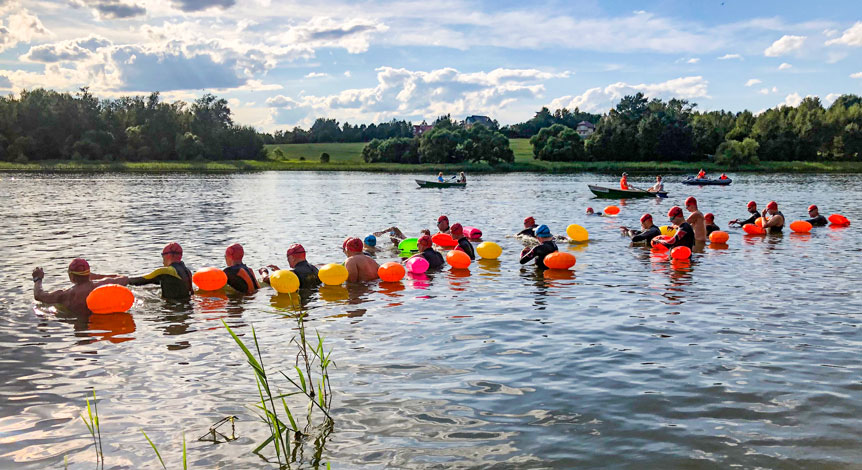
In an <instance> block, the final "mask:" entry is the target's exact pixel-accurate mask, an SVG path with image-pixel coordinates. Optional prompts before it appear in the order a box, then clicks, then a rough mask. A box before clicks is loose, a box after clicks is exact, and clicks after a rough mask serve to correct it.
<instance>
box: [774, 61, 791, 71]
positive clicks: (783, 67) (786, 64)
mask: <svg viewBox="0 0 862 470" xmlns="http://www.w3.org/2000/svg"><path fill="white" fill-rule="evenodd" d="M792 67H793V66H792V65H790V64H788V63H787V62H782V63H781V65H779V66H778V70H787V69H789V68H792Z"/></svg>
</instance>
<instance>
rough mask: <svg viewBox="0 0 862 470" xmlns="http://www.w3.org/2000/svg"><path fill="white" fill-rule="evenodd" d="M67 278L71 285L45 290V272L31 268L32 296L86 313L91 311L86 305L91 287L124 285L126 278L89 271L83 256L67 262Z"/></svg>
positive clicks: (38, 299)
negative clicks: (43, 285)
mask: <svg viewBox="0 0 862 470" xmlns="http://www.w3.org/2000/svg"><path fill="white" fill-rule="evenodd" d="M68 273H69V280H70V281H72V287H69V288H67V289H59V290H55V291H52V292H46V291H45V290H44V288H43V287H42V279H44V278H45V272H44V271H43V270H42V268H35V269H33V298H34V299H35V300H37V301H39V302H42V303H45V304H54V305H59V306H61V307H63V308H64V309H66V310H68V311H70V312H72V313H75V314H78V315H86V314H90V313H93V312H91V311H90V309H89V307H87V296H89V295H90V292H93V289H95V288H97V287H99V286H103V285H105V284H119V285H121V286H125V285H126V284H127V283H128V278H127V277H125V276H117V275H116V274H96V273H91V272H90V264H89V263H87V260H85V259H83V258H75V259H74V260H72V262H71V263H69V270H68Z"/></svg>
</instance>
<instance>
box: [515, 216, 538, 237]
mask: <svg viewBox="0 0 862 470" xmlns="http://www.w3.org/2000/svg"><path fill="white" fill-rule="evenodd" d="M536 227H538V225H536V219H535V218H533V216H530V217H527V218H526V219H524V230H521V231H520V232H518V233H517V234H516V235H515V236H517V237H528V238H536V231H535V228H536Z"/></svg>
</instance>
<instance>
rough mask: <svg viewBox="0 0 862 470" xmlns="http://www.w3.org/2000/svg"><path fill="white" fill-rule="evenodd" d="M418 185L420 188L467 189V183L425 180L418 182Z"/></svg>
mask: <svg viewBox="0 0 862 470" xmlns="http://www.w3.org/2000/svg"><path fill="white" fill-rule="evenodd" d="M416 184H418V185H419V187H420V188H466V187H467V183H456V182H454V181H446V182H443V183H441V182H439V181H425V180H416Z"/></svg>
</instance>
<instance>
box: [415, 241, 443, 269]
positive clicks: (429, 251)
mask: <svg viewBox="0 0 862 470" xmlns="http://www.w3.org/2000/svg"><path fill="white" fill-rule="evenodd" d="M431 245H432V243H431V235H422V236H421V237H419V240H417V241H416V246H418V247H419V253H418V254H416V255H413V257H416V256H421V257H423V258H425V260H426V261H428V269H438V268H440V267H441V266H443V264H445V262H446V261H445V260H444V259H443V255H442V254H440V252H439V251H437V250H435V249H434V248H433V247H432V246H431Z"/></svg>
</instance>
